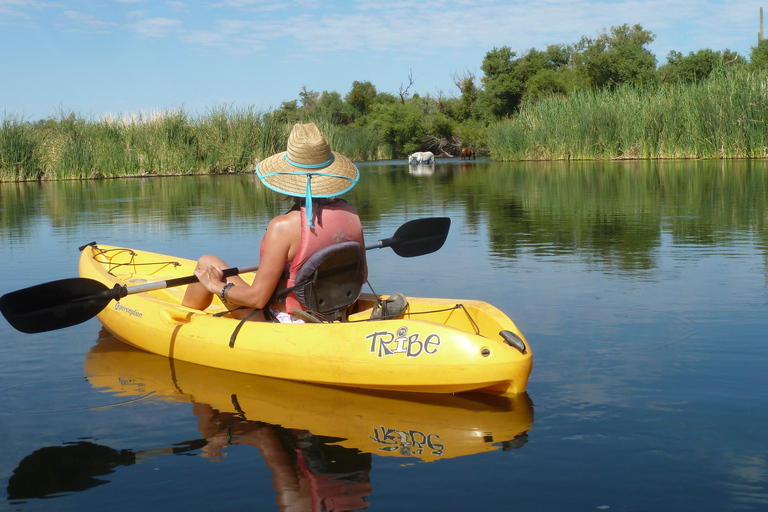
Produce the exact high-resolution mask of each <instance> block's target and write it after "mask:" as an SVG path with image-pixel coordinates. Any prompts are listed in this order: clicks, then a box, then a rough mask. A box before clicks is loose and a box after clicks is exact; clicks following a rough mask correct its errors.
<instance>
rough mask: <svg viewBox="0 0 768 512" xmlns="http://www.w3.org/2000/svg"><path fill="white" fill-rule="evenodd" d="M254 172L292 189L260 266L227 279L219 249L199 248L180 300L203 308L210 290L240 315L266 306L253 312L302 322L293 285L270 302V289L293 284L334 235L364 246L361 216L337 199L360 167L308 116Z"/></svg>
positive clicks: (266, 180) (266, 238) (261, 316)
mask: <svg viewBox="0 0 768 512" xmlns="http://www.w3.org/2000/svg"><path fill="white" fill-rule="evenodd" d="M256 175H257V176H258V177H259V179H260V180H261V182H262V183H264V185H266V186H267V187H269V188H271V189H272V190H275V191H277V192H281V193H283V194H287V195H289V196H292V197H293V198H294V201H295V205H294V207H293V208H292V209H291V211H289V212H288V213H286V214H283V215H279V216H278V217H275V218H274V219H272V220H271V221H270V223H269V225H268V227H267V232H266V234H265V235H264V238H263V239H262V241H261V257H260V261H259V271H258V272H257V273H256V277H255V278H254V280H253V284H251V285H249V284H248V283H246V282H245V281H244V280H243V279H242V278H241V277H239V276H233V277H229V278H227V279H225V278H224V275H223V273H222V269H223V268H227V264H226V263H224V261H223V260H221V259H220V258H218V257H217V256H211V255H206V256H202V257H201V258H200V259H199V260H198V262H197V268H196V269H195V275H196V276H197V278H198V279H199V282H198V283H195V284H192V285H190V286H189V287H188V288H187V291H186V293H185V295H184V300H183V301H182V304H183V305H185V306H188V307H191V308H195V309H205V308H207V307H208V306H209V305H210V304H211V302H212V301H213V296H214V295H216V296H218V297H219V299H220V300H221V301H222V303H224V305H226V307H227V308H228V309H229V310H230V311H232V315H233V316H235V317H236V318H246V317H247V316H249V315H251V313H252V311H253V309H254V308H256V310H262V309H263V308H265V307H267V306H269V313H270V314H269V315H266V316H265V315H264V313H263V311H257V312H256V314H255V315H253V316H252V317H251V318H252V319H259V320H264V319H266V318H269V317H272V318H275V319H276V320H278V321H280V322H283V323H288V322H294V323H296V322H301V320H299V319H297V318H296V317H294V316H293V315H292V314H291V313H292V312H293V309H294V308H298V309H302V310H303V309H304V308H303V307H302V306H301V305H300V304H299V303H298V301H297V300H296V297H295V295H294V294H293V293H290V294H288V295H287V296H286V298H285V302H272V303H270V299H271V297H272V296H273V294H274V292H275V290H276V289H279V288H285V287H289V286H292V285H293V284H294V282H295V278H296V275H297V274H298V271H299V269H300V268H301V266H302V265H303V264H304V263H305V262H306V260H307V258H309V257H310V256H311V255H312V254H313V253H314V252H315V251H317V250H319V249H321V248H323V247H326V246H329V245H332V244H334V243H338V242H346V241H350V240H353V241H356V242H358V243H360V245H362V246H363V247H365V242H364V240H363V230H362V226H361V224H360V218H359V217H358V215H357V212H356V211H355V209H354V208H353V207H352V206H351V205H349V204H348V203H346V202H345V201H342V200H332V199H329V198H332V197H335V196H338V195H340V194H343V193H344V192H346V191H348V190H349V189H351V188H352V187H353V186H355V184H356V183H357V180H358V179H359V177H360V172H359V171H358V169H357V167H355V165H354V164H353V163H352V162H351V161H350V160H349V159H348V158H346V157H345V156H343V155H341V154H339V153H336V152H334V151H331V149H330V146H329V144H328V141H327V140H326V138H325V137H324V136H323V135H322V134H321V133H320V131H319V130H318V129H317V126H315V124H314V123H309V124H297V125H295V126H294V127H293V129H292V131H291V135H290V136H289V137H288V150H287V151H284V152H282V153H278V154H276V155H272V156H271V157H269V158H267V159H265V160H264V161H262V162H260V163H259V165H258V166H257V167H256Z"/></svg>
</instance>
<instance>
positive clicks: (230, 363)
mask: <svg viewBox="0 0 768 512" xmlns="http://www.w3.org/2000/svg"><path fill="white" fill-rule="evenodd" d="M195 265H196V262H195V261H192V260H187V259H183V258H175V257H172V256H166V255H162V254H155V253H150V252H145V251H138V250H133V249H125V248H120V247H114V246H105V245H100V246H88V247H86V248H85V249H84V250H83V254H82V255H81V258H80V275H81V277H85V278H91V279H95V280H98V281H100V282H102V283H104V284H105V285H107V286H109V287H112V286H114V285H119V286H128V287H131V286H137V285H144V284H146V283H151V282H158V281H167V280H170V279H176V278H180V277H186V276H189V275H191V274H192V273H193V271H194V268H195ZM241 277H243V278H244V279H245V280H246V281H247V282H251V281H252V279H253V274H252V273H250V274H245V275H241ZM185 289H186V287H185V286H179V287H173V288H162V289H157V290H152V291H147V292H141V293H136V294H129V295H128V296H126V297H123V298H122V299H120V301H119V302H114V301H113V302H112V303H110V305H109V306H107V307H106V308H104V310H102V311H101V312H100V313H99V315H98V318H99V320H100V321H101V322H102V323H103V324H104V326H105V327H106V328H107V329H108V330H109V331H110V332H112V333H113V334H114V335H115V336H116V337H117V338H119V339H121V340H123V341H125V342H127V343H129V344H131V345H134V346H136V347H138V348H141V349H143V350H146V351H148V352H152V353H155V354H159V355H163V356H166V357H170V358H173V359H178V360H182V361H187V362H191V363H197V364H202V365H206V366H211V367H215V368H222V369H226V370H232V371H237V372H242V373H250V374H256V375H263V376H268V377H276V378H281V379H290V380H299V381H306V382H313V383H319V384H333V385H341V386H352V387H360V388H368V389H388V390H398V391H416V392H429V393H458V392H463V391H482V392H486V393H492V394H513V393H522V392H524V391H525V388H526V385H527V380H528V376H529V374H530V371H531V366H532V359H531V350H530V347H528V343H527V342H526V341H525V338H524V337H523V335H522V334H521V333H520V331H519V330H518V329H517V327H516V326H515V324H514V323H513V322H512V321H511V320H510V319H509V318H508V317H507V316H506V315H504V314H503V313H502V312H501V311H499V310H498V309H496V308H495V307H493V306H491V305H490V304H487V303H485V302H481V301H474V300H461V301H458V300H455V299H431V298H420V297H408V307H407V309H406V310H405V312H404V313H403V315H401V316H400V317H398V318H396V319H391V320H370V316H371V311H372V308H373V307H374V305H375V302H376V298H375V296H373V295H372V294H363V295H362V296H361V298H360V300H359V301H358V303H357V305H356V309H355V310H354V311H353V312H352V313H351V314H350V315H349V319H348V321H346V322H334V323H319V324H311V323H308V324H279V323H269V322H256V321H246V322H242V323H241V322H240V321H239V320H237V319H234V318H231V317H230V316H229V315H227V314H226V308H225V307H224V306H223V304H221V302H220V301H219V300H218V298H215V299H214V301H213V304H212V305H211V306H210V307H209V308H208V309H206V310H205V311H199V310H195V309H191V308H187V307H184V306H182V305H181V299H182V297H183V295H184V292H185ZM220 315H223V316H220ZM501 333H505V334H504V335H502V334H501ZM505 337H506V339H505ZM514 345H517V347H515V346H514Z"/></svg>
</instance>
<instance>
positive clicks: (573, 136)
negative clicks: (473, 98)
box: [487, 68, 768, 160]
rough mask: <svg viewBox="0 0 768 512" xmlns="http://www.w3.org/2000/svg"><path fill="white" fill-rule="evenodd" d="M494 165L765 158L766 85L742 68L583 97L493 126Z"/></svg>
mask: <svg viewBox="0 0 768 512" xmlns="http://www.w3.org/2000/svg"><path fill="white" fill-rule="evenodd" d="M487 142H488V149H489V152H490V155H491V157H492V158H494V159H496V160H567V159H575V160H587V159H589V160H591V159H613V158H626V159H636V158H640V159H646V158H765V157H766V156H768V79H767V78H766V74H765V72H750V71H749V70H748V69H744V68H742V69H737V70H735V71H732V72H725V71H723V72H721V73H717V74H716V75H715V76H713V77H711V78H709V79H708V80H705V81H702V82H700V83H695V84H680V85H658V86H653V87H645V88H644V87H621V88H618V89H617V90H614V91H611V90H607V89H605V90H601V91H580V92H575V93H572V94H570V95H568V96H567V97H565V98H559V97H553V98H550V99H547V100H545V101H540V102H538V103H535V104H530V105H527V106H525V107H524V108H523V109H522V110H521V111H520V113H519V114H518V115H516V116H515V117H513V118H512V119H510V120H508V121H505V122H502V123H500V124H498V125H496V126H492V127H491V128H490V130H489V134H488V141H487Z"/></svg>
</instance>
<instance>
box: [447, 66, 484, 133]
mask: <svg viewBox="0 0 768 512" xmlns="http://www.w3.org/2000/svg"><path fill="white" fill-rule="evenodd" d="M453 83H454V84H455V85H456V87H457V88H458V89H459V91H460V92H461V97H460V98H459V100H458V102H457V104H456V105H454V106H453V108H452V109H451V112H452V116H453V118H454V119H456V120H457V121H465V120H467V119H469V118H470V116H471V115H472V105H474V104H475V101H477V95H478V92H479V91H478V88H477V86H476V85H475V75H474V73H471V72H469V71H466V72H464V73H462V74H459V73H454V74H453Z"/></svg>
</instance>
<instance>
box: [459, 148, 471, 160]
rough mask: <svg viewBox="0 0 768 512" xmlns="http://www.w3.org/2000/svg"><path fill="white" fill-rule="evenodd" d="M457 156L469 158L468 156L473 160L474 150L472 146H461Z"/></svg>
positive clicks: (464, 158) (463, 158)
mask: <svg viewBox="0 0 768 512" xmlns="http://www.w3.org/2000/svg"><path fill="white" fill-rule="evenodd" d="M459 158H461V159H462V160H469V159H470V158H471V159H472V160H474V159H475V150H474V149H473V148H461V152H460V153H459Z"/></svg>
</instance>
